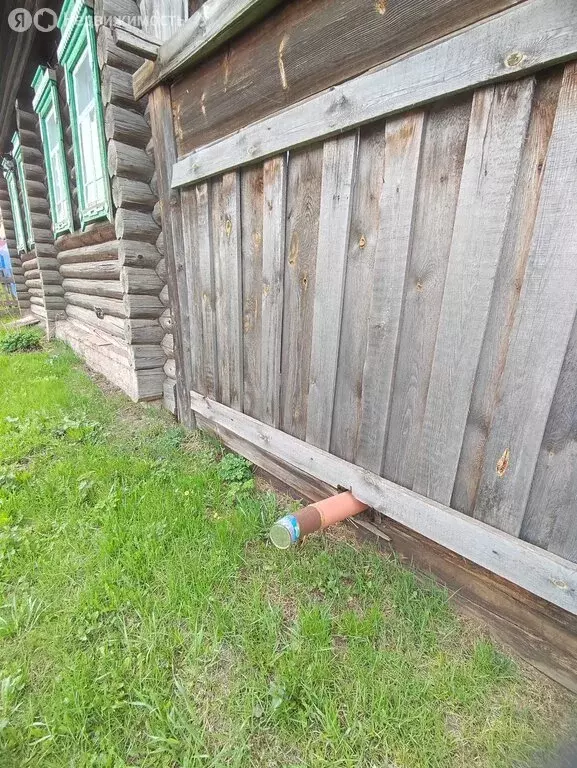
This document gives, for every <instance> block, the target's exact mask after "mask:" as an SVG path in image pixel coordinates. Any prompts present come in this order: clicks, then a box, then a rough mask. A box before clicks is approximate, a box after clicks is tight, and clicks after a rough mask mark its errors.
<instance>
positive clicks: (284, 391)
mask: <svg viewBox="0 0 577 768" xmlns="http://www.w3.org/2000/svg"><path fill="white" fill-rule="evenodd" d="M322 166H323V148H322V146H315V147H310V148H307V149H305V150H301V151H298V152H291V153H290V155H289V163H288V173H287V179H288V180H287V216H286V256H285V275H284V302H283V334H282V354H281V357H282V375H281V428H282V429H283V430H284V431H285V432H288V433H289V434H290V435H293V436H294V437H298V438H299V439H301V440H304V437H305V433H306V422H307V403H308V391H309V370H310V357H311V328H312V324H313V309H314V296H315V277H316V259H317V247H318V228H319V212H320V200H321V176H322Z"/></svg>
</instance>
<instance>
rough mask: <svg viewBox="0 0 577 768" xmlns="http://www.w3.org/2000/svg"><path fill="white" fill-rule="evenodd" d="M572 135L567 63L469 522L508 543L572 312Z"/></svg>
mask: <svg viewBox="0 0 577 768" xmlns="http://www.w3.org/2000/svg"><path fill="white" fill-rule="evenodd" d="M576 135H577V65H576V64H569V65H567V67H566V68H565V73H564V77H563V84H562V86H561V91H560V93H559V101H558V105H557V113H556V116H555V123H554V126H553V133H552V135H551V140H550V143H549V153H548V156H547V163H546V166H545V173H544V177H543V185H542V189H541V200H540V203H539V210H538V213H537V218H536V221H535V227H534V234H533V241H532V244H531V251H530V254H529V259H528V262H527V269H526V272H525V279H524V282H523V288H522V290H521V297H520V299H519V306H518V308H517V312H516V315H515V322H514V326H513V332H512V336H511V344H510V347H509V352H508V355H507V362H506V365H505V370H504V372H503V379H502V383H501V388H500V399H499V403H498V406H497V408H496V410H495V414H494V416H493V422H492V427H491V431H490V433H489V438H488V441H487V449H486V454H485V462H484V465H483V473H482V477H481V483H480V486H479V495H478V499H477V504H476V506H475V516H476V517H478V518H479V519H482V520H484V521H486V522H489V523H491V524H493V525H496V526H498V527H499V528H501V529H502V530H505V531H507V532H509V533H512V534H513V535H515V536H516V535H518V534H519V531H520V529H521V524H522V520H523V515H524V512H525V507H526V504H527V499H528V496H529V491H530V487H531V481H532V478H533V474H534V471H535V465H536V462H537V458H538V455H539V450H540V447H541V441H542V438H543V434H544V431H545V426H546V422H547V417H548V414H549V409H550V407H551V402H552V400H553V395H554V393H555V387H556V384H557V380H558V377H559V373H560V371H561V366H562V364H563V359H564V357H565V352H566V349H567V344H568V341H569V335H570V333H571V328H572V326H573V320H574V317H575V312H576V310H577V227H576V226H575V209H576V206H577V173H576V172H575V169H576V168H577V142H576V141H575V136H576ZM505 456H506V457H507V462H506V466H503V464H502V460H503V459H504V458H505ZM573 508H574V507H573ZM568 514H571V512H570V511H569V510H568Z"/></svg>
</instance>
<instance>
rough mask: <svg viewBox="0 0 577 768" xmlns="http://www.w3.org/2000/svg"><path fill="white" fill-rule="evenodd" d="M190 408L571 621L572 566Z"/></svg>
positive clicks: (271, 435) (292, 442)
mask: <svg viewBox="0 0 577 768" xmlns="http://www.w3.org/2000/svg"><path fill="white" fill-rule="evenodd" d="M190 396H191V407H192V410H193V411H195V412H196V413H197V414H199V415H200V416H203V417H204V418H206V419H208V420H209V421H210V422H212V423H215V424H217V425H219V426H221V427H223V428H224V429H226V430H228V431H229V432H232V433H233V434H235V435H237V436H239V437H241V438H243V439H244V440H246V441H248V442H249V443H251V444H253V445H255V446H257V447H258V448H260V449H262V450H264V451H266V452H267V453H268V454H270V455H271V456H273V457H274V458H276V459H279V460H280V461H282V462H285V463H286V464H288V465H290V466H292V467H295V468H296V469H298V470H299V471H301V472H305V473H306V474H308V475H310V476H311V477H314V478H316V479H318V480H320V481H322V482H323V483H326V484H327V485H329V486H332V487H335V488H339V487H341V488H347V489H349V490H350V491H351V493H353V495H354V496H355V497H356V498H358V499H359V500H360V501H362V502H364V503H365V504H368V505H369V506H370V507H372V508H373V509H375V510H377V511H378V512H381V513H382V514H384V515H386V516H387V517H389V518H391V519H392V520H395V521H396V522H397V523H401V524H402V525H405V526H407V527H408V528H410V529H411V530H412V531H415V532H416V533H418V534H420V535H421V536H425V537H426V538H428V539H430V540H431V541H434V542H436V543H437V544H440V545H441V546H443V547H446V548H447V549H449V550H451V551H452V552H455V553H456V554H458V555H461V556H462V557H465V558H467V560H470V561H471V562H473V563H475V564H477V565H480V566H482V567H483V568H486V569H487V570H489V571H491V572H493V573H495V574H497V575H498V576H501V577H502V578H504V579H507V580H508V581H510V582H512V583H513V584H516V585H517V586H519V587H522V588H523V589H525V590H527V591H528V592H530V593H532V594H534V595H537V596H538V597H541V598H543V599H545V600H547V601H549V602H550V603H553V604H554V605H557V606H559V607H560V608H563V609H564V610H566V611H569V612H570V613H572V614H576V615H577V565H576V564H574V563H570V562H569V561H568V560H564V559H563V558H560V557H557V556H556V555H553V554H551V553H550V552H546V551H545V550H542V549H539V548H538V547H535V546H533V545H532V544H528V543H527V542H525V541H521V540H520V539H516V538H514V537H513V536H510V535H508V534H506V533H503V532H501V531H499V530H497V529H496V528H493V527H492V526H490V525H486V524H485V523H481V522H480V521H479V520H475V519H474V518H472V517H468V516H467V515H463V514H461V513H460V512H457V511H455V510H453V509H450V508H449V507H446V506H444V505H443V504H439V503H437V502H435V501H431V500H430V499H427V498H425V497H424V496H420V495H419V494H417V493H414V492H413V491H410V490H408V489H406V488H403V487H402V486H400V485H396V484H395V483H392V482H390V481H389V480H385V479H384V478H382V477H379V476H378V475H376V474H374V473H372V472H369V471H368V470H366V469H363V468H362V467H358V466H355V465H354V464H351V463H349V462H348V461H344V459H339V458H338V457H337V456H333V455H332V454H330V453H327V452H326V451H323V450H321V449H320V448H316V447H314V446H313V445H310V444H309V443H305V442H303V441H302V440H299V439H297V438H296V437H292V436H291V435H288V434H286V433H285V432H281V431H280V430H279V429H275V428H274V427H270V426H268V425H267V424H264V423H262V422H260V421H257V420H256V419H253V418H251V417H250V416H247V415H246V414H243V413H239V412H238V411H235V410H233V409H232V408H229V407H228V406H226V405H222V404H221V403H217V402H216V401H214V400H210V399H209V398H206V397H204V396H203V395H201V394H198V393H197V392H191V393H190Z"/></svg>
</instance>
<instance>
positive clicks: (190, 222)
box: [181, 188, 204, 389]
mask: <svg viewBox="0 0 577 768" xmlns="http://www.w3.org/2000/svg"><path fill="white" fill-rule="evenodd" d="M181 195H182V200H181V204H182V229H183V236H184V265H185V272H186V297H187V300H188V319H189V326H188V328H185V329H184V333H190V349H191V380H192V381H193V382H197V383H196V384H195V385H194V386H196V387H197V388H198V389H202V388H203V387H202V384H201V381H202V377H201V371H202V369H203V352H204V350H203V335H202V291H201V283H200V264H199V247H198V238H199V229H198V214H197V210H196V208H197V200H196V190H195V189H194V188H191V189H186V190H183V191H182V193H181Z"/></svg>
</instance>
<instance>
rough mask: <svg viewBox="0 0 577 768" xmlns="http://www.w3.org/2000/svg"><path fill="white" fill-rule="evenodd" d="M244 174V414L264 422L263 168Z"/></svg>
mask: <svg viewBox="0 0 577 768" xmlns="http://www.w3.org/2000/svg"><path fill="white" fill-rule="evenodd" d="M240 173H241V231H242V318H243V339H242V344H243V377H244V385H243V398H244V412H245V413H248V415H249V416H253V417H254V418H255V419H260V417H261V412H262V405H263V393H262V387H261V380H260V371H261V331H262V326H261V303H262V302H261V297H262V277H263V275H262V254H263V231H262V226H263V225H262V220H263V169H262V165H261V164H260V163H259V164H258V165H256V166H252V167H250V168H245V169H244V170H243V171H241V172H240Z"/></svg>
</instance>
